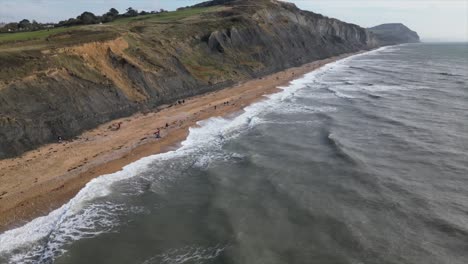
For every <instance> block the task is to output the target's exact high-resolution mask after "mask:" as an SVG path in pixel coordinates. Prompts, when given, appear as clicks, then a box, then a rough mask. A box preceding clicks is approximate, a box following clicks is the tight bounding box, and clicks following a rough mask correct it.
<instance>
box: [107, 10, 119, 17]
mask: <svg viewBox="0 0 468 264" xmlns="http://www.w3.org/2000/svg"><path fill="white" fill-rule="evenodd" d="M107 15H110V16H113V17H116V16H118V15H119V11H118V10H117V9H115V8H111V9H110V10H109V12H107Z"/></svg>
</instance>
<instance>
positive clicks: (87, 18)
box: [77, 12, 100, 25]
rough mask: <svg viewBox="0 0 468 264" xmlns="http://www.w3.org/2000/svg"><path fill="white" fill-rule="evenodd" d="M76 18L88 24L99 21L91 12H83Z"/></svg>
mask: <svg viewBox="0 0 468 264" xmlns="http://www.w3.org/2000/svg"><path fill="white" fill-rule="evenodd" d="M77 19H78V20H79V21H80V22H81V23H80V24H84V25H90V24H97V23H99V22H100V21H99V19H98V18H97V17H96V16H95V15H94V14H93V13H91V12H84V13H83V14H81V15H80V16H78V17H77Z"/></svg>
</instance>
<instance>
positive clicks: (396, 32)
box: [368, 23, 420, 45]
mask: <svg viewBox="0 0 468 264" xmlns="http://www.w3.org/2000/svg"><path fill="white" fill-rule="evenodd" d="M368 30H369V31H370V32H372V33H373V34H374V35H375V37H376V39H377V40H378V42H379V44H380V45H395V44H402V43H418V42H420V39H419V35H418V33H416V32H414V31H412V30H411V29H409V28H408V27H407V26H405V25H403V24H401V23H393V24H382V25H379V26H375V27H372V28H369V29H368Z"/></svg>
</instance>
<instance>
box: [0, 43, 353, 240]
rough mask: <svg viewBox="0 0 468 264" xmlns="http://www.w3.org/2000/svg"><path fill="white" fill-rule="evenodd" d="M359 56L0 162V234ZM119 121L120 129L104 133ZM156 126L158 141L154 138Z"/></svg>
mask: <svg viewBox="0 0 468 264" xmlns="http://www.w3.org/2000/svg"><path fill="white" fill-rule="evenodd" d="M359 53H361V52H356V53H349V54H343V55H340V56H336V57H331V58H328V59H324V60H319V61H315V62H312V63H308V64H305V65H302V66H299V67H295V68H289V69H286V70H284V71H281V72H277V73H274V74H271V75H268V76H264V77H262V78H258V79H252V80H247V81H244V82H242V83H239V84H237V85H235V86H232V87H228V88H224V89H222V90H218V91H214V92H210V93H206V94H202V95H198V96H194V97H191V98H186V99H185V103H183V104H176V105H170V106H167V105H166V106H161V107H159V108H158V109H157V110H155V111H154V112H149V113H137V114H134V115H132V116H130V117H126V118H121V119H117V120H113V121H111V122H109V123H106V124H103V125H100V126H99V127H97V128H95V129H93V130H90V131H87V132H84V133H83V134H82V135H80V136H79V137H77V139H75V140H71V141H67V142H62V143H54V144H48V145H44V146H42V147H40V148H37V149H35V150H32V151H29V152H27V153H24V154H23V155H21V156H20V157H16V158H11V159H4V160H0V182H1V183H2V184H1V185H0V233H2V232H4V231H6V230H9V229H13V228H17V227H20V226H22V225H24V224H26V223H27V222H29V221H31V220H32V219H34V218H37V217H40V216H43V215H47V214H49V213H50V212H51V211H53V210H55V209H57V208H59V207H60V206H62V205H63V204H65V203H67V202H68V201H69V200H70V199H71V198H73V197H74V196H75V195H76V194H77V193H78V192H79V191H80V190H81V189H82V188H83V187H84V186H85V185H86V184H87V183H88V182H89V181H90V180H92V179H94V178H97V177H99V176H102V175H105V174H110V173H114V172H117V171H120V170H121V169H122V168H123V167H124V166H126V165H128V164H131V163H133V162H135V161H137V160H139V159H141V158H144V157H147V156H150V155H154V154H159V153H163V152H167V151H170V150H175V149H177V148H178V146H179V145H180V143H181V142H182V141H184V140H185V139H186V137H187V135H188V133H189V128H190V127H193V126H196V125H197V122H198V121H201V120H205V119H208V118H211V117H215V116H228V115H231V114H235V113H239V112H240V111H242V109H244V108H245V107H246V106H248V105H250V104H252V103H255V102H257V101H260V100H262V99H263V97H264V95H267V94H272V93H275V92H277V91H278V90H279V88H278V86H282V85H286V84H288V83H289V82H291V81H292V80H294V79H298V78H301V77H302V76H303V75H304V74H306V73H309V72H312V71H314V70H316V69H318V68H320V67H322V66H324V65H326V64H328V63H331V62H335V61H337V60H340V59H343V58H346V57H349V56H352V55H355V54H359ZM224 102H229V103H228V104H225V103H224ZM119 122H122V127H121V128H120V129H119V130H117V131H112V130H110V129H109V126H110V125H112V124H115V123H119ZM166 124H167V125H169V127H167V128H166ZM158 128H161V135H162V138H161V139H156V138H155V137H154V135H153V133H154V131H156V129H158Z"/></svg>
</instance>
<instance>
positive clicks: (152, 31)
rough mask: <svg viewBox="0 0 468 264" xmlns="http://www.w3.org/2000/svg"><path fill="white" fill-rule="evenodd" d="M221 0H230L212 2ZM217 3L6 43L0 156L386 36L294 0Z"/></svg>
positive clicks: (0, 84) (0, 66) (1, 63)
mask: <svg viewBox="0 0 468 264" xmlns="http://www.w3.org/2000/svg"><path fill="white" fill-rule="evenodd" d="M218 2H223V3H225V5H224V6H220V7H219V8H218V7H217V6H214V7H213V5H216V4H218ZM218 2H209V3H208V4H205V6H212V7H203V8H206V9H203V12H200V13H199V14H198V15H193V16H190V17H186V18H184V19H180V18H178V19H177V20H176V21H174V22H170V21H169V22H168V21H166V20H164V21H163V22H161V23H160V22H159V21H156V22H157V23H155V22H152V21H151V20H148V21H146V20H142V21H141V22H140V21H136V22H134V23H132V22H129V24H128V25H125V26H126V27H128V29H129V30H128V33H124V37H120V38H117V39H114V40H111V41H105V42H93V43H87V44H81V45H75V46H71V47H69V46H68V47H66V48H63V49H51V50H45V49H42V50H38V51H31V52H28V53H24V52H22V53H20V52H18V53H12V52H9V53H8V54H7V53H5V54H2V53H1V50H0V56H3V57H4V58H7V59H3V60H0V78H1V79H0V158H6V157H12V156H15V155H19V154H21V153H23V152H24V151H27V150H30V149H33V148H35V147H37V146H39V145H41V144H44V143H48V142H53V141H55V140H56V138H57V136H58V135H60V136H62V137H64V138H65V139H71V138H73V137H75V136H77V135H79V134H80V133H81V132H83V131H84V130H87V129H91V128H94V127H96V126H98V125H99V124H102V123H104V122H107V121H110V120H112V119H116V118H120V117H124V116H128V115H131V114H133V113H135V112H137V111H142V110H147V109H154V108H155V107H157V106H159V105H162V104H166V103H171V102H173V101H175V100H177V99H180V98H184V97H188V96H193V95H197V94H201V93H205V92H208V91H213V90H216V89H221V88H223V87H226V86H229V85H232V84H233V83H235V82H238V81H241V80H245V79H250V78H255V77H259V76H263V75H266V74H270V73H273V72H277V71H280V70H283V69H286V68H289V67H293V66H299V65H302V64H305V63H308V62H312V61H314V60H319V59H324V58H327V57H331V56H335V55H340V54H343V53H349V52H356V51H359V50H366V49H372V48H375V47H378V46H380V45H382V44H383V43H382V41H381V40H382V38H381V37H380V38H378V37H376V35H374V34H373V33H371V32H370V31H368V30H366V29H364V28H361V27H359V26H357V25H353V24H349V23H345V22H342V21H339V20H336V19H332V18H327V17H324V16H322V15H319V14H315V13H313V12H307V11H302V10H299V9H298V8H297V7H296V6H294V5H293V4H289V3H285V2H279V1H270V0H255V1H253V0H230V1H228V0H226V1H222V0H219V1H218ZM180 12H185V11H180ZM121 27H122V26H119V28H118V31H117V29H116V31H117V32H119V34H122V33H121V32H122V29H121ZM109 28H110V29H112V28H111V27H109ZM100 29H101V30H103V29H102V28H100ZM110 29H108V30H110ZM72 33H73V32H72ZM72 33H70V34H72ZM113 34H114V33H113ZM72 37H73V36H72ZM51 39H53V38H51ZM384 41H385V42H384V43H385V44H386V43H388V42H387V40H386V39H384ZM13 65H14V67H15V68H14V69H15V70H14V71H11V69H12V66H13ZM11 76H14V77H11Z"/></svg>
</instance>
